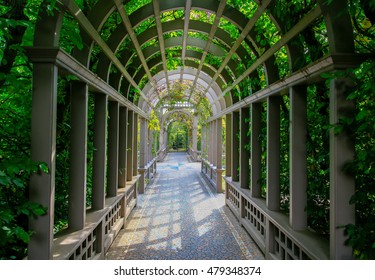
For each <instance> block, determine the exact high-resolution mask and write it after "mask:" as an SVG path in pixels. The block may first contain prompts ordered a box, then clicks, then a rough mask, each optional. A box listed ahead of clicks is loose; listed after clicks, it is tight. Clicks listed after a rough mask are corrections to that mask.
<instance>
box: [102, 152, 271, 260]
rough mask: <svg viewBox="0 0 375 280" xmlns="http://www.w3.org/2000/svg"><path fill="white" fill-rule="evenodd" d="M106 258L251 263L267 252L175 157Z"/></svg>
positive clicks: (161, 168) (194, 169)
mask: <svg viewBox="0 0 375 280" xmlns="http://www.w3.org/2000/svg"><path fill="white" fill-rule="evenodd" d="M157 169H158V172H157V176H156V177H155V179H154V180H153V182H152V183H151V184H150V185H149V187H148V188H147V189H146V192H145V194H144V195H141V196H140V198H139V202H138V207H137V208H136V209H135V210H134V211H133V213H132V214H131V216H130V217H131V219H130V220H129V221H128V222H127V224H126V226H125V228H124V229H123V230H121V232H120V234H119V236H118V237H117V238H116V240H115V241H114V243H113V245H112V247H111V248H110V250H109V251H108V253H107V255H106V259H112V260H122V259H133V260H134V259H136V260H222V259H227V260H244V259H245V260H246V259H264V257H263V255H262V253H261V252H260V250H259V249H258V247H257V246H256V245H255V243H254V242H253V241H252V240H251V239H250V237H249V236H248V234H247V233H246V232H245V231H244V229H243V228H242V227H240V226H239V224H238V222H237V221H236V220H235V217H234V216H233V214H232V212H231V211H230V210H229V209H228V207H226V206H225V199H224V194H217V193H214V190H213V189H211V188H210V187H209V185H208V184H207V183H206V181H205V180H204V178H203V177H202V175H201V174H200V163H195V162H189V161H188V160H187V157H186V154H185V153H171V154H169V155H168V156H167V159H166V160H165V161H164V162H162V163H158V167H157Z"/></svg>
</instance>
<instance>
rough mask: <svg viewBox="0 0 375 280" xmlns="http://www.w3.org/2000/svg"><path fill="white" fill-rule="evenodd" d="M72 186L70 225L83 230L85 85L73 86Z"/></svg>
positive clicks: (74, 84) (85, 158)
mask: <svg viewBox="0 0 375 280" xmlns="http://www.w3.org/2000/svg"><path fill="white" fill-rule="evenodd" d="M70 98H71V99H70V100H71V134H70V142H71V144H70V166H71V168H70V186H69V201H68V225H69V228H70V229H74V230H80V229H83V228H84V226H85V222H86V171H87V108H88V105H87V103H88V88H87V85H86V84H85V83H82V82H73V83H72V84H71V97H70Z"/></svg>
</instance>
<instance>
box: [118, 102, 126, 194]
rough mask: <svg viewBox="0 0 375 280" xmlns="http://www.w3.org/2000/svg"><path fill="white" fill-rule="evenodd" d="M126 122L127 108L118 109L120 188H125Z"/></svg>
mask: <svg viewBox="0 0 375 280" xmlns="http://www.w3.org/2000/svg"><path fill="white" fill-rule="evenodd" d="M127 121H128V108H126V107H121V108H120V123H119V126H120V128H119V134H120V135H119V156H118V157H119V159H118V165H119V167H118V184H119V187H120V188H124V187H125V186H126V146H127V145H126V143H127V135H126V133H127V132H126V127H127Z"/></svg>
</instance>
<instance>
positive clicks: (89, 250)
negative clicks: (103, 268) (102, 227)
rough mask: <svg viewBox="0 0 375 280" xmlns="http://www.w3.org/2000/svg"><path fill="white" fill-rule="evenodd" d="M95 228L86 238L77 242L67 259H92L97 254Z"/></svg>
mask: <svg viewBox="0 0 375 280" xmlns="http://www.w3.org/2000/svg"><path fill="white" fill-rule="evenodd" d="M96 232H97V228H95V229H94V230H93V231H92V232H90V234H89V235H88V236H87V238H86V239H84V240H83V242H81V243H80V244H79V246H78V247H77V248H76V249H75V250H74V252H73V253H72V254H71V255H70V256H69V260H92V259H95V257H96V256H97V253H96V247H97V238H96V235H97V234H96Z"/></svg>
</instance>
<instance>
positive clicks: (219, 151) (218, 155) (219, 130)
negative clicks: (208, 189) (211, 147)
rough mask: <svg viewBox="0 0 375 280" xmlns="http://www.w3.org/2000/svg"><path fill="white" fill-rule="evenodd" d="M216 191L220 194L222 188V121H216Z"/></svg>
mask: <svg viewBox="0 0 375 280" xmlns="http://www.w3.org/2000/svg"><path fill="white" fill-rule="evenodd" d="M215 123H216V129H215V130H216V191H217V192H218V193H221V192H223V191H224V188H223V172H224V170H223V164H222V162H223V120H222V118H218V119H217V120H216V122H215Z"/></svg>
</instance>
